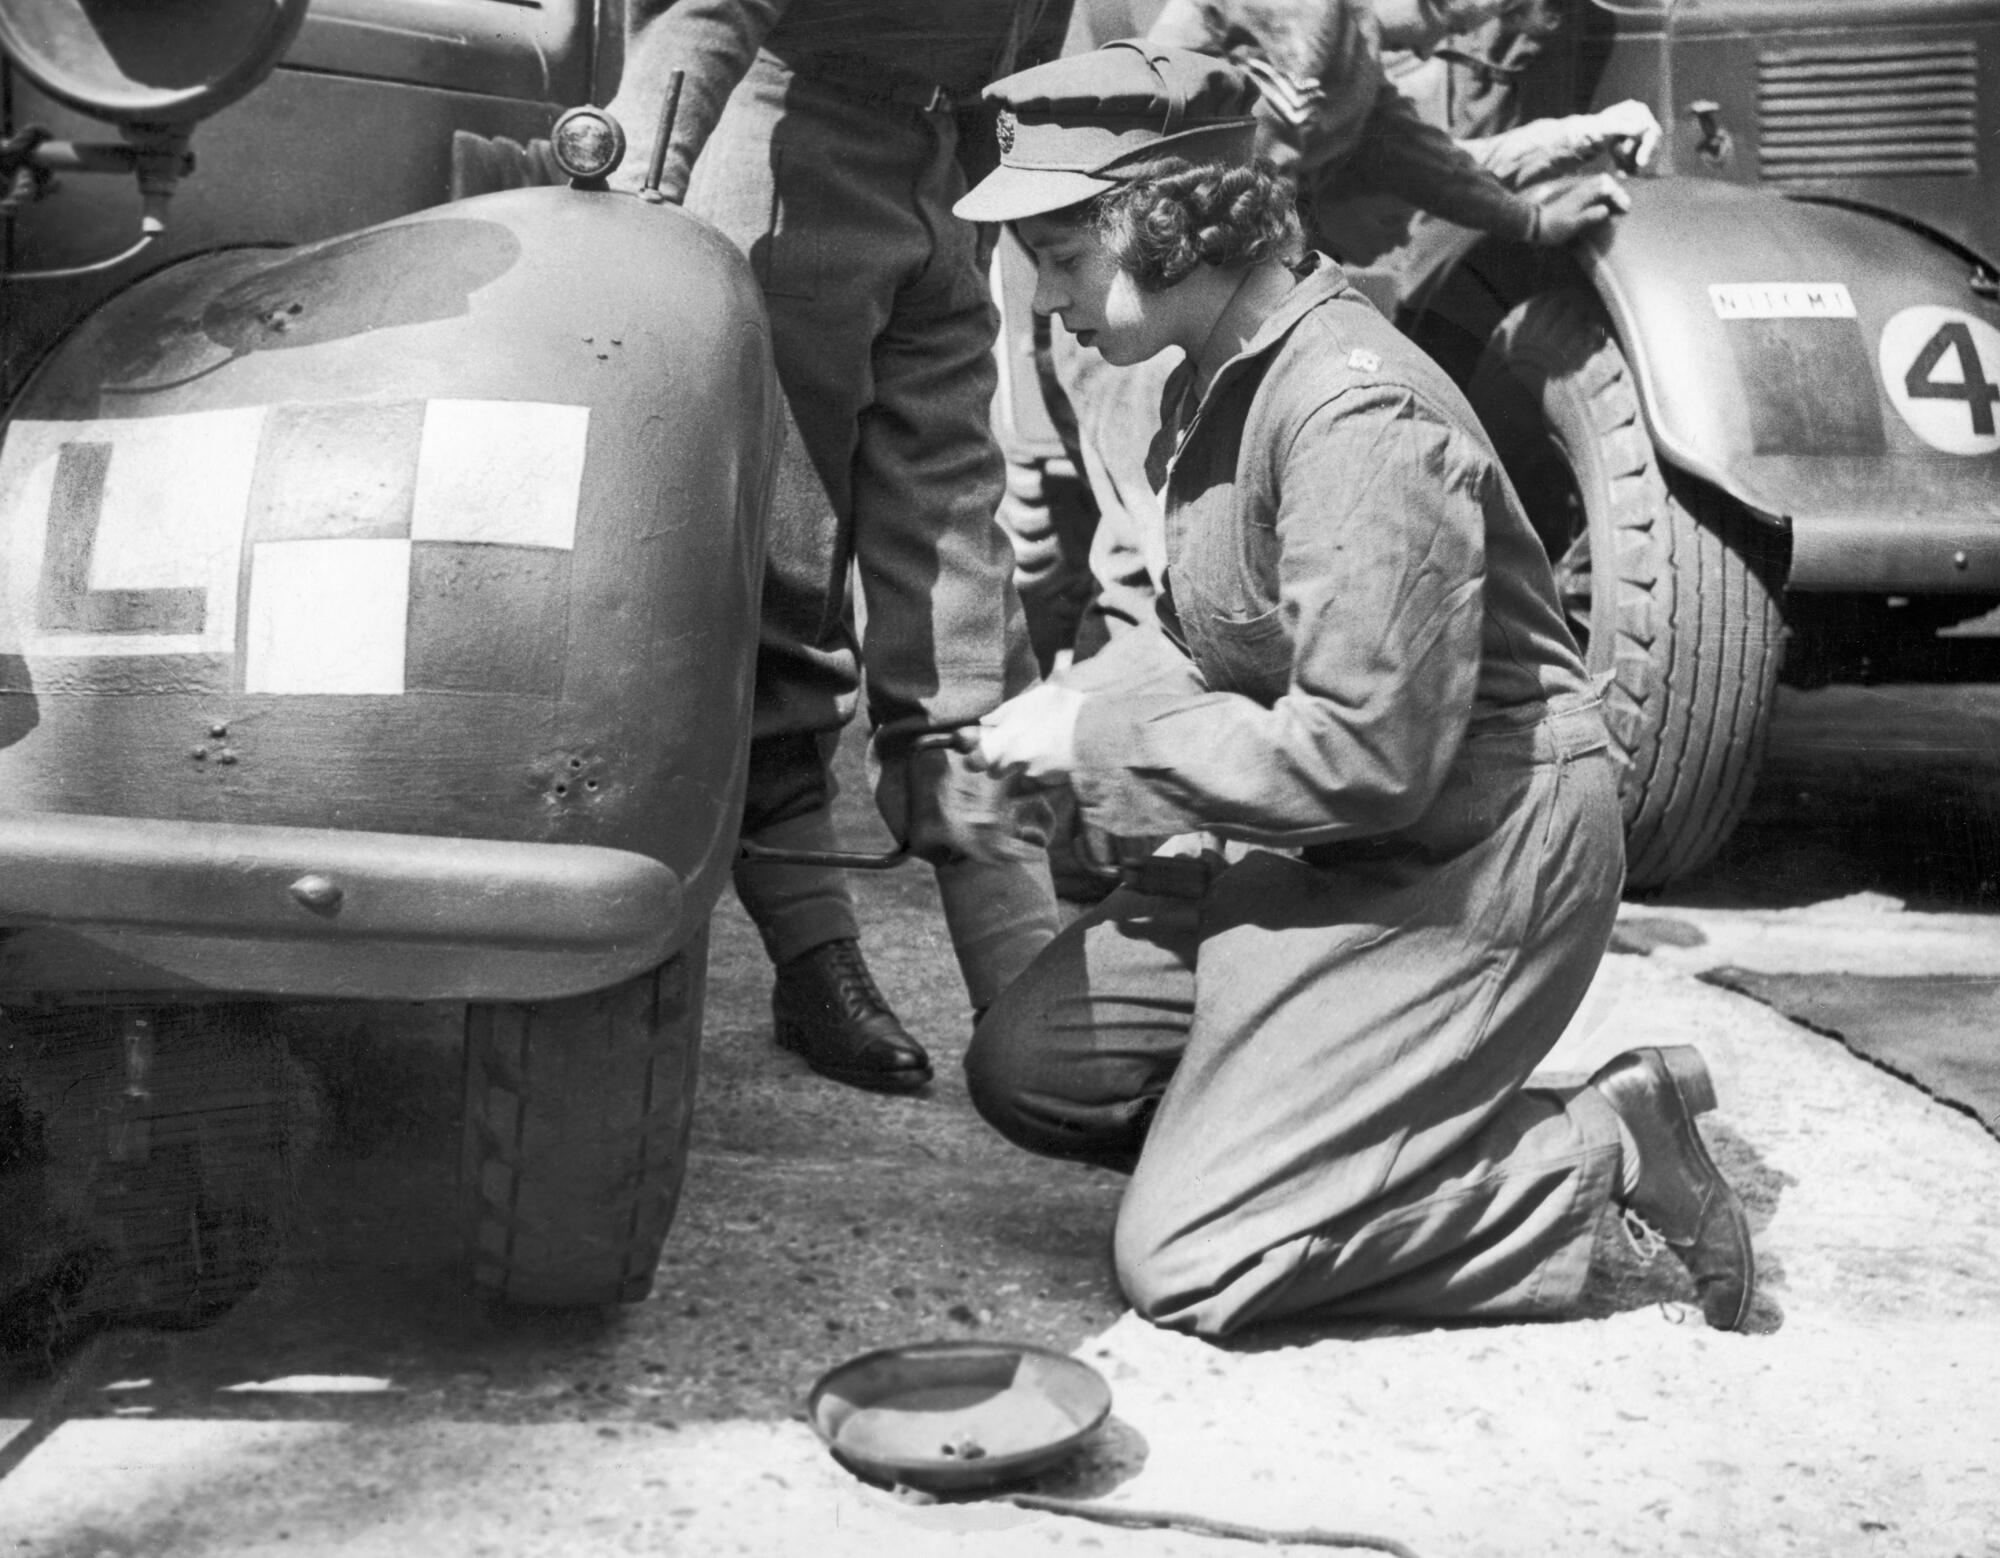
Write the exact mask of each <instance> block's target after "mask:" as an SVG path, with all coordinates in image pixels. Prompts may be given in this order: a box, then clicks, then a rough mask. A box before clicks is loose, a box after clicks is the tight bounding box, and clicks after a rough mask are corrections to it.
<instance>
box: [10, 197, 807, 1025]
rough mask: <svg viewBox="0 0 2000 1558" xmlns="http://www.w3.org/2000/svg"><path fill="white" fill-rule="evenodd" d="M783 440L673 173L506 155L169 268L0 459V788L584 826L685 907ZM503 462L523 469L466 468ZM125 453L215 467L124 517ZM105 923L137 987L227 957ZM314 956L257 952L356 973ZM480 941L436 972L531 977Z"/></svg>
mask: <svg viewBox="0 0 2000 1558" xmlns="http://www.w3.org/2000/svg"><path fill="white" fill-rule="evenodd" d="M777 437H778V401H777V391H776V386H775V379H774V377H773V374H772V369H771V364H770V355H769V345H768V340H767V337H766V326H765V323H764V317H763V312H762V308H761V303H760V300H759V299H758V297H757V294H756V291H755V287H754V284H753V283H752V280H751V278H750V275H749V271H748V268H747V267H746V266H745V264H744V263H743V261H742V258H741V256H740V255H739V254H738V253H737V252H736V251H735V250H734V249H733V248H732V247H731V246H729V245H728V244H727V243H725V242H724V241H723V240H722V239H720V238H719V237H718V236H716V235H715V234H714V233H713V232H712V231H711V230H709V229H708V228H706V227H704V226H702V225H701V224H699V223H697V222H695V221H694V220H693V219H692V218H690V217H688V216H686V215H685V214H684V213H682V212H681V211H679V210H678V209H677V208H672V207H661V206H653V205H648V204H645V203H643V202H640V201H638V200H636V199H632V198H629V197H624V196H615V195H605V194H590V193H581V192H575V191H569V190H559V189H534V190H520V191H513V192H510V193H506V194H500V195H493V196H488V197H484V198H482V199H479V200H474V201H466V202H461V203H459V204H456V205H454V206H451V207H447V208H443V209H440V210H436V211H431V212H425V213H422V214H419V215H417V216H413V217H410V218H407V219H405V220H403V221H400V222H394V223H390V224H387V225H384V226H381V227H377V228H374V229H370V230H367V231H365V232H362V233H358V234H353V235H349V236H347V237H343V238H336V239H331V240H328V241H326V242H323V243H320V244H316V245H310V246H306V247H303V248H300V249H295V250H289V251H260V250H238V251H231V252H224V253H219V254H214V255H209V256H205V257H202V258H200V259H197V260H193V261H190V262H188V263H186V264H184V265H181V266H177V267H174V268H173V269H170V270H168V271H166V272H163V273H161V274H159V275H157V276H155V277H154V278H152V279H151V280H149V281H147V282H146V283H144V284H142V285H140V286H138V287H135V288H133V289H131V290H130V291H128V292H126V293H124V294H122V295H121V296H119V297H118V298H117V299H115V300H113V301H112V302H111V303H110V304H108V305H107V306H105V307H104V308H102V309H101V310H99V311H98V313H96V314H95V315H93V316H92V318H91V319H90V320H89V321H87V322H86V323H85V325H84V326H83V327H82V328H80V329H79V330H78V331H77V332H76V333H75V334H74V335H73V336H72V337H71V339H70V340H69V341H68V342H67V343H65V345H64V347H63V349H62V350H61V351H60V352H59V353H58V354H57V355H56V356H55V357H54V358H52V359H51V360H50V361H49V362H48V363H47V364H46V365H45V369H44V371H43V372H42V373H41V374H40V375H39V376H38V377H37V379H36V380H35V381H34V382H33V383H32V384H31V386H30V387H29V388H28V389H27V390H26V391H25V392H24V394H23V395H22V397H21V398H20V400H19V401H18V403H17V405H16V408H15V414H14V418H13V421H12V424H11V425H10V429H9V432H8V438H7V443H6V446H5V449H4V455H0V461H3V462H4V463H0V536H4V541H0V544H4V547H5V553H6V555H5V558H4V569H5V584H4V592H5V594H4V599H5V602H6V605H7V608H8V618H7V632H8V641H7V643H6V644H5V646H4V653H0V740H4V741H5V742H6V743H7V744H6V746H5V747H4V749H0V787H4V793H5V794H6V795H7V797H8V805H9V806H10V807H11V808H13V809H16V810H18V811H21V812H28V813H33V812H61V813H65V814H70V815H74V816H81V817H90V816H97V817H109V818H159V819H176V820H182V821H186V822H193V823H206V824H216V825H225V826H230V827H242V826H275V827H284V828H315V827H324V828H333V829H355V830H364V831H368V832H379V833H397V834H418V835H435V836H439V837H444V838H467V839H496V840H508V841H513V842H516V843H520V844H529V845H536V844H539V845H590V846H596V847H599V848H604V849H610V850H617V851H624V852H628V853H631V854H636V855H639V856H643V857H646V858H648V859H651V860H654V861H658V862H660V863H661V864H663V865H664V866H666V867H667V868H668V870H670V871H671V872H672V873H673V875H674V876H675V877H676V878H678V879H680V880H681V881H682V882H683V883H684V884H685V897H684V903H683V911H684V913H683V917H682V919H681V920H680V922H679V923H680V927H681V929H682V930H685V928H686V926H688V925H695V924H699V923H700V920H701V918H702V917H703V916H705V914H706V913H707V910H708V908H709V906H710V905H711V904H712V903H713V901H714V899H715V897H716V895H717V893H718V892H719V891H720V887H721V884H722V881H723V878H724V874H725V873H726V871H727V869H728V858H729V852H730V845H731V843H732V841H733V838H734V833H735V825H736V812H737V808H738V806H739V804H740V794H741V784H742V776H743V762H744V752H745V741H746V737H747V730H748V717H749V706H750V704H749V699H750V669H751V662H752V657H753V652H754V639H755V620H756V591H757V582H758V577H759V572H760V564H761V556H762V524H763V516H764V512H765V507H766V504H767V501H768V494H767V482H768V473H769V470H770V467H771V463H772V458H773V455H774V452H775V447H776V439H777ZM524 450H525V451H526V453H523V451H524ZM121 461H123V462H124V469H125V470H126V471H127V473H128V479H129V480H130V481H131V482H132V483H135V484H137V485H135V486H134V488H133V489H132V490H133V491H134V492H137V493H139V496H138V497H133V496H131V495H130V494H128V495H127V497H125V498H124V499H121V498H120V496H119V492H118V488H117V483H118V480H119V474H118V473H119V471H120V469H121ZM565 461H569V462H571V464H572V465H573V467H574V472H573V476H572V477H571V478H570V481H569V484H568V485H567V486H565V484H564V481H563V479H562V478H561V476H560V474H559V473H558V474H555V475H552V474H550V472H551V468H552V467H560V466H562V465H563V462H565ZM496 466H497V467H499V468H502V469H505V470H510V471H515V472H516V473H517V474H516V475H515V476H509V477H506V478H504V479H503V480H502V484H501V486H499V487H498V488H493V489H490V490H489V489H488V488H485V487H482V485H481V483H482V481H484V480H486V479H487V477H486V472H487V470H488V468H489V467H496ZM149 469H150V470H151V471H152V473H153V474H152V475H151V476H150V477H149V476H148V475H147V474H146V473H147V471H148V470H149ZM232 470H233V471H234V474H233V475H232V474H231V471H232ZM148 481H152V482H155V483H156V484H157V485H158V486H159V488H160V491H161V492H162V493H169V492H172V491H176V490H187V489H188V488H189V487H190V486H192V487H193V488H198V489H200V490H201V491H202V493H203V494H204V500H203V503H202V504H201V505H200V506H198V508H194V509H190V510H189V511H188V513H186V514H183V515H182V517H181V519H180V520H178V521H170V520H169V519H167V518H164V517H162V515H163V513H164V512H165V511H160V510H151V511H149V514H150V517H149V519H148V522H147V524H146V525H145V526H135V525H133V524H131V523H128V522H127V520H129V518H130V515H129V513H126V515H125V518H123V519H121V513H125V511H128V510H132V509H133V508H134V507H135V505H136V506H138V507H143V506H144V502H143V500H144V498H145V497H146V495H147V494H146V491H145V490H142V489H144V488H145V483H147V482H148ZM523 484H525V486H526V488H527V489H530V491H529V495H528V496H526V497H523V496H521V489H522V486H523ZM121 505H122V508H121ZM169 509H171V504H170V505H169ZM175 523H179V524H181V525H182V527H183V528H182V530H181V531H179V532H173V525H174V524H175ZM189 526H192V528H191V529H190V528H187V527H189ZM163 527H164V528H163ZM169 532H172V533H174V534H176V535H178V536H179V543H178V544H175V545H172V546H168V547H166V548H165V553H164V555H153V556H152V560H151V561H148V560H147V554H148V544H147V543H146V542H145V541H144V540H143V536H144V535H145V534H166V533H169ZM93 547H94V550H93ZM314 547H318V548H321V550H320V551H313V550H311V549H312V548H314ZM302 548H303V550H301V549H302ZM153 552H154V553H155V554H158V553H159V552H160V548H159V547H157V546H155V547H154V548H153ZM204 558H206V559H207V560H206V561H205V562H204V561H203V560H202V559H204ZM288 560H291V561H289V562H288ZM293 562H296V564H297V566H292V563H293ZM281 563H284V564H286V567H284V568H280V567H279V566H278V565H279V564H281ZM350 566H352V567H357V568H359V570H360V572H359V573H358V574H357V575H356V577H355V580H353V581H350V586H342V587H341V588H334V587H333V586H329V585H326V584H325V579H326V576H327V572H328V570H333V571H336V572H337V571H339V570H340V569H343V568H349V567H350ZM163 569H164V572H162V570H163ZM287 590H289V591H290V592H291V593H290V594H287V593H286V591H287ZM343 591H344V593H343ZM287 602H290V603H291V604H289V605H288V604H287ZM327 602H332V603H334V605H333V606H332V607H328V606H327V605H326V603H327ZM329 611H331V614H330V615H329V614H327V613H328V612H329ZM355 619H366V620H362V621H359V622H358V624H357V620H355ZM371 623H372V626H371V625H370V624H371ZM320 639H323V640H324V642H325V657H326V659H327V660H328V662H329V665H328V666H325V667H323V666H321V665H320V664H319V663H318V660H319V658H320V657H319V651H318V650H317V648H316V644H317V642H318V640H320ZM357 657H358V663H359V664H361V665H362V666H363V667H364V674H363V680H362V681H361V682H359V683H357V682H355V681H353V680H352V678H353V676H354V675H355V674H356V673H355V672H354V670H353V667H354V665H355V664H356V663H357ZM368 665H373V666H374V667H375V669H374V670H372V671H367V670H365V668H366V667H367V666H368ZM343 677H346V678H349V679H348V680H342V678H343ZM371 677H372V678H373V680H372V681H371V680H369V679H368V678H371ZM329 678H330V680H329ZM336 849H337V846H336ZM106 863H107V864H116V859H115V856H114V857H108V858H107V861H106ZM304 864H308V865H309V864H311V861H310V858H309V857H308V858H307V859H306V860H305V861H304ZM5 874H6V873H5V871H0V877H4V875H5ZM35 891H36V893H37V895H38V900H37V901H38V902H41V903H44V904H45V903H46V893H47V891H48V889H47V888H46V886H38V887H37V888H36V889H35ZM453 901H455V900H453V899H452V897H451V895H450V894H443V895H441V896H440V898H439V900H438V905H437V906H438V908H439V910H440V912H441V913H442V914H444V915H446V916H449V914H450V912H451V903H452V902H453ZM0 905H4V895H0ZM520 907H522V908H524V909H525V907H526V905H525V904H524V905H521V906H520ZM45 912H46V911H45V909H38V910H37V913H36V916H35V917H36V918H37V919H41V918H44V917H45ZM667 917H668V918H671V916H667ZM476 918H477V917H476V916H473V917H472V919H473V920H476ZM85 932H86V933H87V934H90V935H93V936H94V935H96V934H97V933H96V932H94V931H90V930H89V929H88V927H85ZM437 933H438V936H439V939H442V940H450V939H452V937H453V936H454V935H458V936H462V937H464V938H466V939H472V940H476V939H478V935H479V931H478V927H477V925H476V924H474V923H470V922H468V924H467V925H465V926H464V927H461V928H459V929H457V930H454V928H453V927H452V926H451V925H450V924H449V923H443V924H440V925H439V927H438V932H437ZM102 939H103V941H104V944H105V946H106V948H107V950H120V951H122V952H124V953H128V954H130V955H133V956H137V957H139V958H141V959H142V960H144V959H155V958H156V959H158V960H159V966H160V972H161V975H162V982H163V983H171V984H178V983H180V982H181V979H180V977H178V976H180V975H183V974H186V973H188V972H189V971H190V970H192V971H193V977H194V978H196V979H197V981H200V982H207V981H211V980H217V979H223V980H225V981H226V982H229V983H235V982H236V981H237V980H238V979H239V978H240V976H241V975H242V974H244V973H246V972H249V969H248V967H247V965H248V962H249V961H250V960H249V959H247V958H242V957H238V958H234V959H229V958H220V956H219V954H217V953H216V952H215V951H214V950H213V949H208V950H205V951H202V952H201V953H199V955H197V954H196V953H194V952H192V951H189V952H187V954H186V955H185V956H182V955H181V954H180V953H175V954H174V956H172V957H169V956H167V955H166V953H165V952H163V951H162V949H161V948H160V947H159V946H152V945H150V944H147V945H142V944H141V941H140V940H139V939H136V938H135V934H134V933H131V932H129V931H125V930H120V931H119V932H118V933H117V934H116V935H115V936H113V935H112V934H111V933H110V931H109V930H106V931H105V933H104V936H103V938H102ZM556 939H557V940H560V936H557V938H556ZM658 941H659V937H658V933H657V931H656V932H655V933H654V934H649V935H647V936H644V937H641V938H640V939H639V940H638V941H637V942H635V943H634V944H633V946H632V947H630V948H626V949H625V951H627V952H630V951H636V950H637V949H638V948H639V947H642V946H643V947H645V948H647V949H648V950H649V955H650V954H651V953H658V952H664V951H667V950H671V948H670V947H661V946H660V945H659V944H658ZM330 949H331V950H330ZM265 950H266V952H267V953H268V951H269V950H270V944H269V943H266V944H265ZM338 952H339V949H338V948H337V947H335V945H334V944H333V943H331V942H322V943H316V944H315V950H312V951H310V952H299V953H298V957H297V960H296V961H290V962H288V959H290V958H291V953H290V952H287V953H286V954H285V955H284V956H280V957H273V958H269V959H268V963H269V965H270V972H269V973H268V974H267V975H266V976H265V978H264V980H263V982H260V983H258V984H256V985H255V988H259V989H270V990H278V991H288V992H301V991H306V990H317V991H319V992H321V993H329V994H332V993H339V994H348V995H356V994H365V993H370V992H371V990H372V989H373V986H371V984H370V979H371V977H372V976H371V971H370V967H369V963H368V958H367V957H366V956H365V955H357V956H355V957H353V958H350V959H347V960H346V961H344V962H343V961H342V959H341V957H340V956H339V955H338ZM622 955H623V954H622V953H621V956H622ZM64 961H65V960H62V959H51V960H48V962H47V966H46V967H45V968H41V969H35V968H24V967H21V966H19V965H20V963H21V959H19V958H10V959H8V960H7V962H8V966H7V968H6V969H5V971H4V972H5V977H6V978H7V980H8V982H9V983H16V982H17V981H23V982H26V983H29V984H37V983H45V982H46V978H48V977H56V976H57V975H58V974H59V973H62V972H63V970H61V969H59V968H58V967H57V964H58V963H64ZM406 961H407V960H406ZM224 964H227V965H228V970H229V971H228V972H227V973H224V972H222V966H223V965H224ZM65 966H66V965H65ZM526 966H527V965H526V964H523V965H522V967H523V968H525V967H526ZM490 974H491V968H490V966H487V967H485V971H484V972H483V973H480V974H479V975H478V977H477V978H473V977H471V976H469V975H468V976H467V977H465V978H463V979H460V978H458V977H457V976H454V975H450V974H446V973H442V972H440V973H439V974H438V976H437V977H438V978H439V980H441V981H442V982H443V983H444V984H445V985H447V986H452V985H454V984H459V985H463V986H464V987H463V988H459V989H457V990H456V992H455V993H460V994H466V995H496V994H502V993H506V994H517V993H520V992H517V991H515V990H514V989H513V988H512V987H511V986H510V987H509V989H508V990H507V991H505V992H501V991H496V990H494V989H492V988H490V987H489V986H486V985H484V984H481V983H480V982H479V981H480V980H481V979H485V978H487V977H489V976H490ZM168 975H173V976H176V977H172V978H168V977H166V976H168ZM135 977H136V976H135ZM410 977H412V976H411V975H410V973H409V972H408V970H407V968H406V969H405V970H404V971H402V972H397V973H395V974H394V975H393V976H390V977H387V978H386V979H385V988H383V989H381V990H380V991H378V992H376V993H383V994H402V993H408V991H407V981H408V979H409V978H410ZM526 977H527V976H526V975H524V976H523V978H526ZM533 977H534V978H537V979H543V980H545V981H546V980H548V979H549V978H550V976H549V973H548V970H547V968H546V967H544V968H542V969H541V970H540V971H539V972H537V973H535V974H534V976H533ZM119 982H120V983H124V982H126V981H125V980H124V979H120V981H119ZM519 982H520V981H516V983H519ZM557 987H560V988H567V989H573V988H576V987H577V986H576V984H575V983H574V980H573V973H564V974H562V975H561V977H560V978H558V979H555V980H554V982H553V983H545V984H544V985H543V986H541V988H542V989H543V990H544V991H545V992H546V993H553V991H554V989H555V988H557ZM433 993H437V994H448V993H454V991H453V990H452V989H451V988H446V989H438V990H434V991H433Z"/></svg>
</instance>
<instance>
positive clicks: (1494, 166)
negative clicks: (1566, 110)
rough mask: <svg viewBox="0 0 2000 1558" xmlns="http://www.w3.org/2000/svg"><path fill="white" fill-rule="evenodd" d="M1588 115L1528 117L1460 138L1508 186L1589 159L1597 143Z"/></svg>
mask: <svg viewBox="0 0 2000 1558" xmlns="http://www.w3.org/2000/svg"><path fill="white" fill-rule="evenodd" d="M1590 122H1591V116H1590V115H1588V114H1571V115H1569V116H1568V117H1566V118H1560V119H1531V120H1529V121H1528V122H1527V123H1526V124H1523V125H1516V126H1515V127H1514V128H1513V129H1511V130H1502V131H1501V132H1500V133H1499V134H1498V135H1488V136H1482V137H1480V138H1478V139H1476V140H1467V141H1460V142H1459V143H1458V144H1459V145H1460V146H1462V147H1464V148H1465V150H1466V153H1467V155H1469V156H1470V157H1471V158H1472V159H1473V160H1474V161H1475V162H1477V163H1478V164H1479V165H1480V166H1481V167H1482V168H1484V169H1486V171H1487V172H1489V173H1491V174H1492V175H1493V176H1494V177H1495V178H1497V179H1498V180H1499V181H1500V182H1501V183H1503V184H1505V185H1506V186H1507V187H1508V188H1509V189H1519V188H1521V187H1522V186H1523V185H1524V184H1533V183H1537V182H1539V181H1540V180H1542V179H1548V178H1555V177H1556V176H1557V175H1558V174H1563V173H1571V172H1574V171H1575V170H1576V169H1577V168H1580V167H1581V166H1583V164H1584V163H1586V162H1588V161H1589V160H1590V159H1591V157H1592V156H1593V155H1595V154H1596V151H1597V143H1596V142H1595V141H1593V140H1592V139H1591V137H1590V135H1589V133H1588V130H1589V126H1590Z"/></svg>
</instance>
